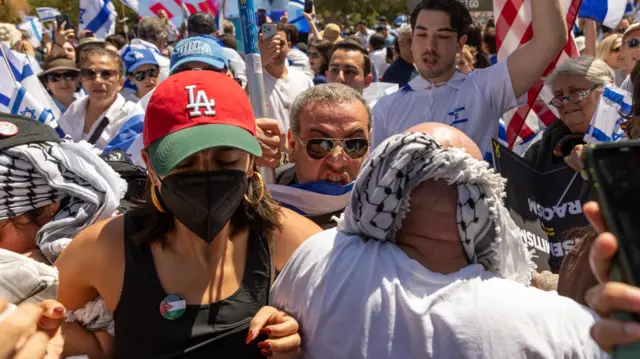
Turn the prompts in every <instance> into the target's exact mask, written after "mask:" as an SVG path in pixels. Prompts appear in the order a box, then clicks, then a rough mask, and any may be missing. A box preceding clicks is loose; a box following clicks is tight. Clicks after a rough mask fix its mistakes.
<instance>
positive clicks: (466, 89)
mask: <svg viewBox="0 0 640 359" xmlns="http://www.w3.org/2000/svg"><path fill="white" fill-rule="evenodd" d="M526 99H527V97H526V94H525V95H523V96H522V97H520V98H519V99H516V97H515V93H514V92H513V85H512V84H511V76H510V75H509V68H508V67H507V62H506V61H505V62H500V63H498V64H496V65H493V66H491V67H488V68H486V69H480V70H475V71H473V72H471V73H470V74H469V75H464V74H463V73H461V72H458V71H457V72H456V73H455V74H454V75H453V77H452V78H451V79H450V80H449V81H448V82H447V83H446V84H445V85H442V86H440V87H434V88H432V85H431V83H430V82H429V81H427V80H425V79H424V78H422V76H418V77H416V78H415V79H413V80H411V81H410V82H409V83H408V84H407V85H405V86H404V87H403V88H402V89H400V91H398V92H396V93H394V94H392V95H389V96H385V97H383V98H382V99H380V101H378V103H377V104H376V106H375V107H374V108H373V125H372V128H373V138H372V146H373V147H375V146H377V145H379V144H380V143H381V142H383V141H384V140H386V139H387V138H388V137H391V136H393V135H396V134H399V133H403V132H404V131H406V130H408V129H409V128H411V127H413V126H415V125H417V124H420V123H423V122H440V123H444V124H447V125H450V126H453V127H455V128H457V129H459V130H461V131H462V132H464V133H466V134H467V136H469V137H471V139H472V140H473V141H475V143H476V144H477V145H478V147H480V150H482V153H487V152H489V151H490V149H491V146H490V145H491V144H490V141H491V137H493V136H495V135H496V134H497V130H498V121H499V119H500V118H501V117H502V115H503V114H504V113H505V112H506V111H508V110H510V109H512V108H515V107H518V106H521V105H523V104H524V103H525V102H526Z"/></svg>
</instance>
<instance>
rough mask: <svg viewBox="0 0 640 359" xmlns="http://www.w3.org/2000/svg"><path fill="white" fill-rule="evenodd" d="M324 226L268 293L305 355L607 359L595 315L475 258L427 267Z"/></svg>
mask: <svg viewBox="0 0 640 359" xmlns="http://www.w3.org/2000/svg"><path fill="white" fill-rule="evenodd" d="M336 233H337V231H336V229H330V230H327V231H325V232H322V233H320V234H317V235H315V236H313V237H311V238H309V239H308V240H306V241H305V242H304V243H303V244H302V245H301V246H300V247H299V248H298V249H297V250H296V252H295V253H294V254H293V256H292V257H291V259H290V260H289V262H288V263H287V265H286V266H285V267H284V270H283V271H282V273H280V274H279V275H278V278H277V280H276V281H275V283H274V285H273V289H272V290H271V296H270V298H271V304H272V305H274V306H275V307H277V308H280V309H282V310H284V311H286V312H287V313H289V314H290V315H291V316H293V317H294V318H296V319H297V320H298V322H299V324H300V328H301V336H302V339H303V345H302V348H303V350H304V357H305V358H312V359H324V358H349V359H359V358H362V359H364V358H366V359H382V358H394V359H395V358H423V359H428V358H446V359H463V358H469V359H485V358H486V359H514V358H549V359H551V358H553V359H556V358H572V359H578V358H607V357H608V355H606V354H605V353H603V352H602V351H601V350H600V349H599V348H598V346H597V344H596V343H595V342H594V341H593V340H592V339H591V336H590V335H589V330H590V328H591V326H592V325H593V324H594V323H595V322H596V320H597V318H596V315H595V314H593V313H592V312H590V311H589V310H588V309H586V308H584V307H582V306H580V305H579V304H577V303H576V302H574V301H573V300H571V299H569V298H565V297H560V296H558V295H557V293H555V292H552V293H551V292H543V291H541V290H538V289H535V288H530V287H525V286H524V285H522V284H519V283H516V282H512V281H509V280H506V279H501V278H496V277H494V276H493V275H492V274H491V273H488V272H486V271H485V270H484V268H483V267H482V266H481V265H479V264H474V265H470V266H468V267H466V268H464V269H462V270H460V271H459V272H457V273H454V274H450V275H442V274H438V273H433V272H430V271H429V270H427V269H426V268H425V267H423V266H422V265H420V264H419V263H418V262H416V261H414V260H413V259H410V258H409V257H407V255H406V254H405V253H404V252H403V251H402V250H400V248H399V247H398V246H396V245H395V244H393V243H389V242H386V243H382V242H378V241H374V240H369V241H365V240H363V239H362V238H360V237H358V236H351V235H346V234H339V235H338V236H337V237H336Z"/></svg>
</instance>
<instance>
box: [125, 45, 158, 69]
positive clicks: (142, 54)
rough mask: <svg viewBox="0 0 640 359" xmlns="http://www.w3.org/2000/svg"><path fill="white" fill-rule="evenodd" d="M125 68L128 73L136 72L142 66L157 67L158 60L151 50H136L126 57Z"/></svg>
mask: <svg viewBox="0 0 640 359" xmlns="http://www.w3.org/2000/svg"><path fill="white" fill-rule="evenodd" d="M123 60H124V68H125V69H126V71H127V72H128V73H132V72H134V71H135V70H136V69H138V67H140V66H142V65H156V66H158V60H156V57H155V56H153V52H151V50H149V49H134V50H132V51H129V52H128V53H126V54H125V55H124V59H123Z"/></svg>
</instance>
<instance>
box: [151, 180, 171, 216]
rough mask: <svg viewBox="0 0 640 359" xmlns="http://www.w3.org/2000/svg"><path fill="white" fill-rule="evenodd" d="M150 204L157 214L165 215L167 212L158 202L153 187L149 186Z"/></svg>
mask: <svg viewBox="0 0 640 359" xmlns="http://www.w3.org/2000/svg"><path fill="white" fill-rule="evenodd" d="M151 203H153V206H154V207H155V208H156V209H157V210H158V212H160V213H167V210H166V209H164V207H162V205H161V204H160V201H159V200H158V197H157V195H156V187H155V186H151Z"/></svg>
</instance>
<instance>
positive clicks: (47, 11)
mask: <svg viewBox="0 0 640 359" xmlns="http://www.w3.org/2000/svg"><path fill="white" fill-rule="evenodd" d="M36 11H37V12H38V17H39V18H40V21H42V22H47V21H54V20H55V19H56V16H59V15H60V11H59V10H58V9H56V8H52V7H39V8H37V9H36Z"/></svg>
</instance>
